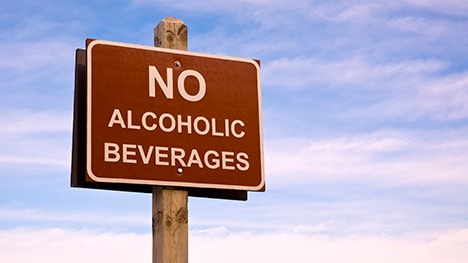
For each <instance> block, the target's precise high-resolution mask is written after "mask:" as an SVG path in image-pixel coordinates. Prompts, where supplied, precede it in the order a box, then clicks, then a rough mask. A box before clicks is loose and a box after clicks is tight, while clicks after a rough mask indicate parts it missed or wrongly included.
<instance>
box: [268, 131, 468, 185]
mask: <svg viewBox="0 0 468 263" xmlns="http://www.w3.org/2000/svg"><path fill="white" fill-rule="evenodd" d="M464 134H466V132H465V131H457V132H455V131H438V132H433V133H430V132H407V133H402V132H396V131H381V132H375V133H369V134H360V135H355V136H352V135H351V136H344V137H338V138H328V139H327V138H325V139H320V140H314V139H284V140H280V139H278V140H268V141H266V143H265V145H266V146H265V148H266V150H265V154H266V167H267V168H266V172H267V175H268V178H269V179H268V181H269V182H270V187H279V186H280V185H281V186H282V187H285V185H297V184H304V183H307V182H309V183H313V182H318V181H322V182H323V181H336V180H339V181H341V180H352V181H361V180H369V179H373V180H378V181H381V182H387V183H389V182H393V183H397V184H413V183H431V184H432V183H441V182H451V183H456V182H464V183H466V182H468V173H467V171H468V163H466V160H467V159H468V151H467V150H466V149H468V138H467V137H466V136H465V135H464Z"/></svg>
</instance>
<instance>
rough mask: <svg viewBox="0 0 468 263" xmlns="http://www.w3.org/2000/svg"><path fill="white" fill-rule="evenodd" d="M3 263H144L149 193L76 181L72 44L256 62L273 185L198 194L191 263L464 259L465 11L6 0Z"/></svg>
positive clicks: (249, 0)
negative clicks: (159, 42) (159, 40)
mask: <svg viewBox="0 0 468 263" xmlns="http://www.w3.org/2000/svg"><path fill="white" fill-rule="evenodd" d="M1 6H2V8H1V9H0V92H1V96H0V180H1V183H0V261H1V262H17V263H18V262H31V261H37V262H50V263H54V262H84V261H85V262H122V263H123V262H150V261H151V253H152V252H151V246H152V237H151V196H150V195H148V194H141V193H128V192H115V191H105V190H94V189H79V188H71V187H70V171H71V142H72V122H73V92H74V63H75V61H74V59H75V50H76V49H77V48H84V46H85V39H86V38H95V39H102V40H110V41H118V42H125V43H132V44H139V45H148V46H152V45H153V28H154V27H155V26H156V25H157V24H158V23H159V22H160V21H161V20H162V19H163V18H164V17H166V16H175V17H177V18H179V19H181V20H183V21H184V22H185V23H186V25H187V26H188V28H189V40H188V42H189V50H190V51H196V52H202V53H209V54H218V55H228V56H234V57H242V58H255V59H259V60H260V61H261V80H262V87H261V93H262V116H263V142H264V155H265V177H266V187H267V191H266V192H264V193H262V192H251V193H249V199H248V201H245V202H244V201H231V200H219V199H207V198H192V197H191V198H189V260H190V262H204V263H205V262H208V263H210V262H328V263H337V262H340V263H341V262H347V263H348V262H359V263H367V262H382V263H385V262H400V263H410V262H411V263H413V262H425V263H435V262H444V263H458V262H467V260H468V250H467V249H466V248H467V247H468V195H467V194H466V193H467V192H468V62H467V57H468V35H467V34H466V28H468V2H466V1H457V0H447V1H435V0H396V1H372V0H368V1H366V0H347V1H342V0H332V1H319V0H317V1H314V0H307V1H306V0H290V1H279V0H269V1H267V0H239V1H237V0H233V1H224V0H215V1H206V0H179V1H159V0H133V1H132V0H117V1H110V0H103V1H87V0H81V1H74V0H72V1H63V0H61V1H57V0H42V1H29V0H16V1H2V4H1Z"/></svg>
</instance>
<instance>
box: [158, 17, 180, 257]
mask: <svg viewBox="0 0 468 263" xmlns="http://www.w3.org/2000/svg"><path fill="white" fill-rule="evenodd" d="M187 31H188V30H187V26H186V25H185V24H184V22H182V21H181V20H179V19H177V18H175V17H166V18H164V19H163V20H162V21H161V22H160V23H159V24H158V25H157V26H156V27H155V28H154V46H155V47H163V48H172V49H179V50H187V39H188V38H187V33H188V32H187ZM152 221H153V263H187V262H188V191H187V190H174V189H165V188H162V187H157V186H153V220H152Z"/></svg>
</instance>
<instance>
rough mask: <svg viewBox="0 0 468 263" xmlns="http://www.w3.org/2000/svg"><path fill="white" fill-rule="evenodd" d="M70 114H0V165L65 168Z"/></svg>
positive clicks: (12, 111) (16, 110)
mask: <svg viewBox="0 0 468 263" xmlns="http://www.w3.org/2000/svg"><path fill="white" fill-rule="evenodd" d="M71 115H72V114H71V113H69V112H56V111H47V110H45V111H38V112H33V111H31V110H28V109H14V110H6V111H3V112H1V113H0V122H1V123H2V126H1V127H0V138H1V139H0V165H4V164H15V165H24V164H29V166H32V165H49V166H50V165H51V166H59V167H67V166H69V165H70V161H69V160H70V153H71V130H72V120H71Z"/></svg>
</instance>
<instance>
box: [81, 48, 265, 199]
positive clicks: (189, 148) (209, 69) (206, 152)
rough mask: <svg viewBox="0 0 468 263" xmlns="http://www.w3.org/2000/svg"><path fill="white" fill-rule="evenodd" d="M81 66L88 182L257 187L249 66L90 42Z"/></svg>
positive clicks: (257, 136)
mask: <svg viewBox="0 0 468 263" xmlns="http://www.w3.org/2000/svg"><path fill="white" fill-rule="evenodd" d="M86 65H87V103H86V104H87V106H86V107H87V109H86V111H87V118H86V119H87V124H86V129H87V130H86V137H87V145H86V174H87V180H88V181H90V182H103V183H124V184H144V185H161V186H180V187H199V188H217V189H233V190H249V191H261V190H262V189H263V188H264V170H263V145H262V130H261V103H260V102H261V98H260V69H259V65H258V63H257V62H256V61H254V60H251V59H243V58H233V57H226V56H216V55H208V54H200V53H194V52H187V51H180V50H172V49H163V48H155V47H148V46H139V45H131V44H124V43H115V42H109V41H102V40H93V41H89V42H88V46H87V63H86Z"/></svg>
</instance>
